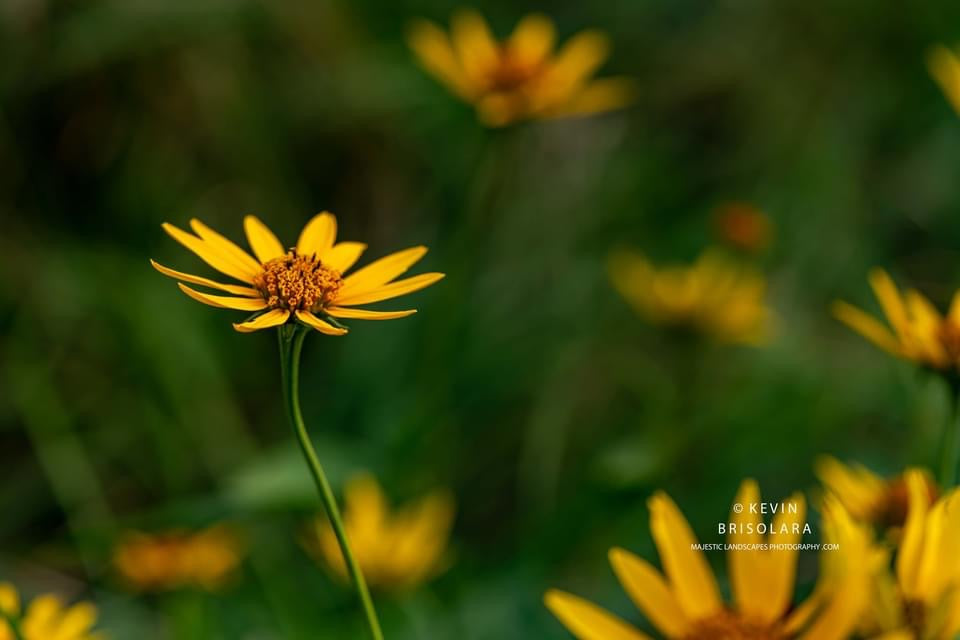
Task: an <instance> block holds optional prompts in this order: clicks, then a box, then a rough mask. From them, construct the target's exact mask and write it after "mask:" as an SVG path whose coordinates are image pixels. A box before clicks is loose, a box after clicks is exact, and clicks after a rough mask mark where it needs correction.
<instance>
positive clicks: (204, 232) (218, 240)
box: [190, 218, 261, 276]
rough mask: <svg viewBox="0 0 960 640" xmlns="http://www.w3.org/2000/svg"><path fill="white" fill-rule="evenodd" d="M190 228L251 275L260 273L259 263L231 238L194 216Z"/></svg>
mask: <svg viewBox="0 0 960 640" xmlns="http://www.w3.org/2000/svg"><path fill="white" fill-rule="evenodd" d="M190 228H191V229H193V232H194V233H196V234H197V235H198V236H200V237H201V238H203V239H204V240H205V241H206V242H207V244H209V245H211V246H213V247H216V248H217V249H220V250H221V251H222V252H223V253H224V254H226V255H228V256H230V257H231V258H232V259H233V260H234V261H236V263H237V264H238V265H240V266H241V267H243V268H244V269H245V270H247V271H248V272H249V273H250V274H251V276H255V275H257V274H259V273H260V271H261V268H260V263H259V262H257V261H256V260H255V259H254V257H253V256H251V255H250V254H249V253H247V252H246V251H244V250H243V249H241V248H240V247H239V246H237V244H236V243H234V242H233V240H230V239H229V238H227V237H226V236H224V235H222V234H220V233H217V232H216V231H214V230H213V229H211V228H210V227H208V226H207V225H205V224H203V222H201V221H200V220H197V219H196V218H192V219H191V220H190Z"/></svg>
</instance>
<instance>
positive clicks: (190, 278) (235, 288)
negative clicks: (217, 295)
mask: <svg viewBox="0 0 960 640" xmlns="http://www.w3.org/2000/svg"><path fill="white" fill-rule="evenodd" d="M150 264H151V265H153V268H154V269H156V270H157V271H159V272H160V273H162V274H163V275H165V276H170V277H171V278H175V279H177V280H182V281H183V282H189V283H190V284H199V285H200V286H203V287H210V288H211V289H220V290H221V291H226V292H228V293H233V294H236V295H238V296H250V297H254V296H258V295H260V294H259V292H258V291H257V290H256V289H254V288H252V287H243V286H240V285H238V284H221V283H219V282H214V281H213V280H210V279H209V278H202V277H200V276H195V275H192V274H189V273H184V272H182V271H176V270H174V269H171V268H170V267H165V266H163V265H162V264H160V263H159V262H157V261H155V260H150Z"/></svg>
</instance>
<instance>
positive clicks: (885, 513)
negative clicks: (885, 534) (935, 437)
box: [814, 456, 938, 529]
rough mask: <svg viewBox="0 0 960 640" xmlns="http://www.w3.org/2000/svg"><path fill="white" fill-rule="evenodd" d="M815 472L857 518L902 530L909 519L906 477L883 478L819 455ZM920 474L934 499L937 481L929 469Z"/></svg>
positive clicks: (864, 468) (860, 466)
mask: <svg viewBox="0 0 960 640" xmlns="http://www.w3.org/2000/svg"><path fill="white" fill-rule="evenodd" d="M814 471H815V472H816V474H817V477H818V478H819V479H820V482H822V483H823V487H824V490H825V491H826V492H827V493H828V494H830V495H832V496H834V497H835V498H836V499H837V500H838V501H840V502H841V503H842V504H843V506H844V507H845V508H846V509H847V511H848V512H849V513H850V515H851V516H852V517H853V518H854V519H855V520H858V521H861V522H865V523H869V524H871V525H874V526H878V527H881V528H885V529H886V528H894V529H899V528H900V527H902V526H903V523H904V522H905V521H906V518H907V509H908V507H909V504H908V500H907V483H906V476H905V475H904V474H900V475H897V476H894V477H892V478H884V477H881V476H879V475H877V474H876V473H874V472H873V471H870V469H867V468H866V467H864V466H863V465H861V464H852V465H846V464H844V463H842V462H840V461H839V460H837V459H836V458H833V457H831V456H822V457H820V458H819V459H818V460H817V462H816V464H815V465H814ZM921 475H922V477H923V479H924V482H925V484H926V487H927V492H928V494H929V495H930V497H931V498H932V499H935V498H936V497H937V494H938V489H937V484H936V482H935V481H934V479H933V477H932V476H931V475H930V473H929V472H927V471H922V472H921Z"/></svg>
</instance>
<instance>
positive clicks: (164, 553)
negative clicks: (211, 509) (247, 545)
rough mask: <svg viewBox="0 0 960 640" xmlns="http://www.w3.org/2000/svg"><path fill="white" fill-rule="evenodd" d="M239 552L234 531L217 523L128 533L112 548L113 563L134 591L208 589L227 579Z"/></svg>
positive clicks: (233, 570) (221, 584)
mask: <svg viewBox="0 0 960 640" xmlns="http://www.w3.org/2000/svg"><path fill="white" fill-rule="evenodd" d="M242 556H243V549H242V544H241V543H240V540H239V538H238V537H237V535H236V534H235V533H234V532H233V531H232V530H231V529H229V528H228V527H226V526H224V525H217V526H214V527H210V528H209V529H205V530H203V531H199V532H196V533H191V532H187V531H168V532H165V533H161V534H147V533H140V532H135V533H131V534H129V535H128V536H127V537H126V538H125V539H124V540H122V541H121V542H120V543H119V544H118V545H117V547H116V549H114V554H113V563H114V566H115V567H116V569H117V571H118V572H119V574H120V576H121V577H122V578H123V580H124V582H126V583H127V584H128V585H130V586H131V587H132V588H134V589H136V590H138V591H167V590H171V589H178V588H184V587H199V588H201V589H207V590H211V591H212V590H216V589H218V588H219V587H221V586H223V585H224V584H225V583H226V582H227V581H228V580H229V579H230V577H231V576H232V575H233V574H234V573H235V571H236V570H237V567H238V566H239V565H240V561H241V559H242Z"/></svg>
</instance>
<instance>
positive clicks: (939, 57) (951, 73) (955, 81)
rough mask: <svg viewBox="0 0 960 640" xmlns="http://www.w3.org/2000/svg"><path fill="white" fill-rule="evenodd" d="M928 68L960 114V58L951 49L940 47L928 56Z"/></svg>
mask: <svg viewBox="0 0 960 640" xmlns="http://www.w3.org/2000/svg"><path fill="white" fill-rule="evenodd" d="M927 67H928V68H929V69H930V75H931V76H933V79H934V80H936V81H937V84H939V85H940V88H941V89H942V90H943V93H944V95H945V96H947V100H949V101H950V104H951V105H952V106H953V108H954V110H955V111H956V112H957V113H958V114H960V58H957V56H956V54H954V53H953V51H951V50H950V49H948V48H946V47H944V46H942V45H939V46H936V47H934V48H933V49H931V50H930V53H929V54H928V55H927Z"/></svg>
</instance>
